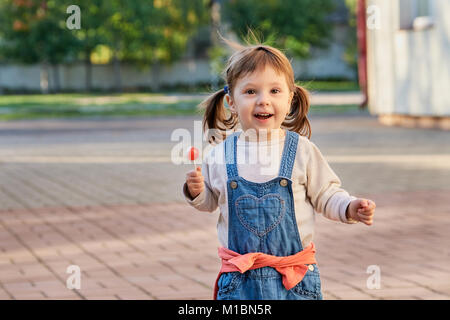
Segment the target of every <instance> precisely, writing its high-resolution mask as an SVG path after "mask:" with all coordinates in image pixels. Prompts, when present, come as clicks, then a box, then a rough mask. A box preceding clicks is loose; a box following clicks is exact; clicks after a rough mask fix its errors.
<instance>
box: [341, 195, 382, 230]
mask: <svg viewBox="0 0 450 320" xmlns="http://www.w3.org/2000/svg"><path fill="white" fill-rule="evenodd" d="M376 207H377V206H376V204H375V202H373V201H372V200H369V199H356V200H353V201H352V202H350V204H349V206H348V207H347V212H346V217H347V218H350V219H353V220H356V221H361V222H362V223H365V224H367V225H368V226H370V225H372V223H373V214H374V212H375V208H376Z"/></svg>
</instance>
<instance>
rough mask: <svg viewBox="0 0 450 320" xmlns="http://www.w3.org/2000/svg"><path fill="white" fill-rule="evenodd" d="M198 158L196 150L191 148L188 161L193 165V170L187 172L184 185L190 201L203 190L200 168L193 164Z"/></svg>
mask: <svg viewBox="0 0 450 320" xmlns="http://www.w3.org/2000/svg"><path fill="white" fill-rule="evenodd" d="M197 157H198V150H197V148H195V147H191V148H190V149H189V151H188V158H189V160H191V161H193V163H194V170H192V171H189V172H188V173H187V174H186V183H187V186H188V191H189V194H190V196H191V198H192V199H194V198H195V197H197V196H198V195H199V194H200V193H201V192H202V191H203V190H204V189H205V184H204V179H203V175H202V168H201V167H200V166H199V167H197V166H196V164H195V159H197Z"/></svg>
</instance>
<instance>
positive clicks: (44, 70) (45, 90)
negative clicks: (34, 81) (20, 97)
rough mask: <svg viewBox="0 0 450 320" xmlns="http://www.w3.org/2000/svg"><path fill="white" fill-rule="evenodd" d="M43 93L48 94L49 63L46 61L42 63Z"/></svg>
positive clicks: (41, 80) (41, 81) (41, 84)
mask: <svg viewBox="0 0 450 320" xmlns="http://www.w3.org/2000/svg"><path fill="white" fill-rule="evenodd" d="M40 78H41V79H40V86H41V93H43V94H47V93H48V63H47V62H46V61H44V62H42V66H41V77H40Z"/></svg>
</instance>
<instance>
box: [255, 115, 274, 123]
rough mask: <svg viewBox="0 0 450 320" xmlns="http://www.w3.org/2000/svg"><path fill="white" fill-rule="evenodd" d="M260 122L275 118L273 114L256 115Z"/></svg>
mask: <svg viewBox="0 0 450 320" xmlns="http://www.w3.org/2000/svg"><path fill="white" fill-rule="evenodd" d="M253 116H254V117H255V118H256V119H258V120H259V121H265V120H267V119H269V118H271V117H272V116H273V114H271V113H255V114H254V115H253Z"/></svg>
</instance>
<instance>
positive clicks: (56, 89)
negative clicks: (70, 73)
mask: <svg viewBox="0 0 450 320" xmlns="http://www.w3.org/2000/svg"><path fill="white" fill-rule="evenodd" d="M52 69H53V82H54V86H53V90H52V91H53V92H56V93H58V92H60V91H61V79H60V77H59V65H58V64H54V65H53V66H52Z"/></svg>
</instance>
